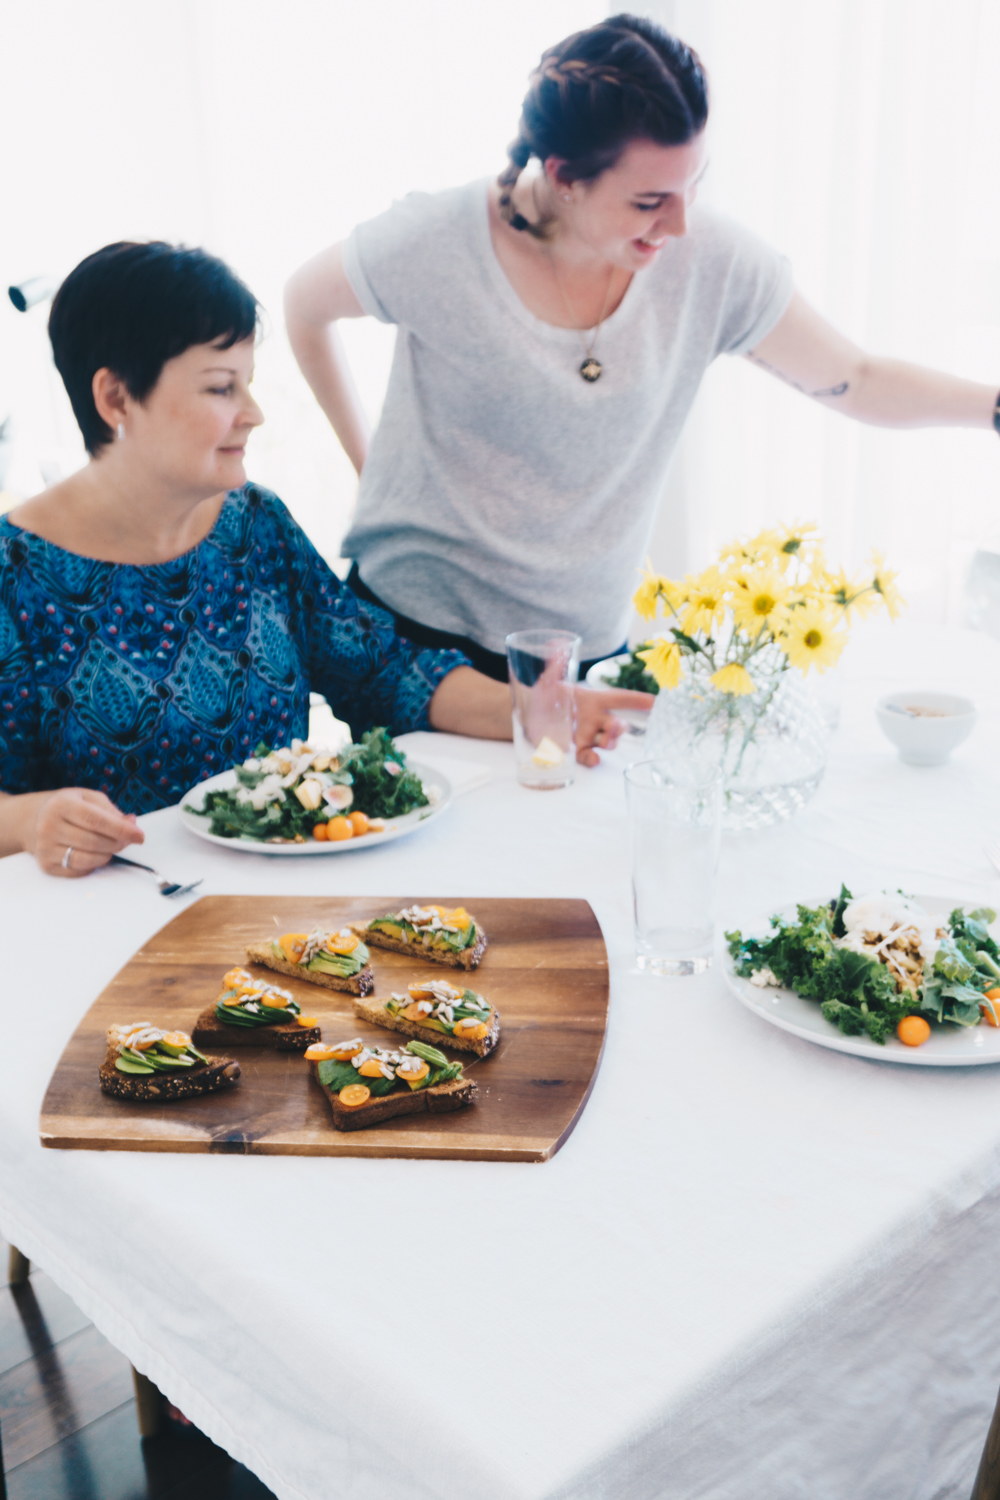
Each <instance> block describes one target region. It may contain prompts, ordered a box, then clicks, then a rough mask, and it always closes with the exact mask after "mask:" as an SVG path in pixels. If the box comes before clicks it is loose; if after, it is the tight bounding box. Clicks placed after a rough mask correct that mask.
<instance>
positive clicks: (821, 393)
mask: <svg viewBox="0 0 1000 1500" xmlns="http://www.w3.org/2000/svg"><path fill="white" fill-rule="evenodd" d="M747 359H748V360H750V362H751V364H755V365H759V366H760V368H761V369H762V370H767V372H768V374H770V375H776V376H777V377H778V379H779V380H783V381H784V382H785V384H786V385H790V386H791V387H792V388H793V389H794V390H796V391H801V392H802V394H803V396H811V397H812V398H813V400H814V401H821V400H822V399H823V398H824V397H825V396H843V395H844V394H845V393H846V392H847V391H848V390H849V389H850V382H849V381H847V380H842V381H841V382H840V384H839V385H828V386H825V387H824V388H823V389H822V390H818V391H810V390H809V389H808V388H807V387H806V386H804V385H799V382H798V381H797V380H793V379H792V378H791V376H790V375H785V374H784V372H783V371H781V370H779V369H778V368H777V366H775V365H769V364H768V362H767V360H766V359H761V357H760V355H759V354H755V353H754V351H753V350H752V349H751V350H749V351H748V353H747Z"/></svg>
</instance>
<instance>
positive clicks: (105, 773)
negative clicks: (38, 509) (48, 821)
mask: <svg viewBox="0 0 1000 1500" xmlns="http://www.w3.org/2000/svg"><path fill="white" fill-rule="evenodd" d="M465 662H466V658H465V657H464V656H463V655H462V654H461V652H458V651H428V650H421V649H420V648H418V647H416V646H413V645H411V644H410V643H409V642H408V641H404V640H402V639H401V638H400V637H399V636H397V635H396V633H395V629H394V626H393V621H392V617H391V616H390V615H389V614H387V613H386V611H385V610H382V609H378V608H376V607H375V606H373V605H370V604H366V603H364V602H363V601H361V600H360V599H358V598H356V597H355V595H354V594H353V593H352V592H351V591H350V589H349V588H347V586H346V584H343V583H341V582H340V580H339V579H338V578H337V576H336V574H335V573H333V572H331V570H330V569H329V568H328V567H327V565H326V563H325V562H324V561H323V559H322V558H321V557H320V556H319V554H318V553H317V551H316V549H315V548H314V547H313V546H312V544H311V543H310V542H309V540H308V538H307V537H306V536H305V535H304V533H303V532H302V531H301V530H300V528H299V527H298V526H297V525H296V524H295V522H294V521H293V520H292V518H291V516H290V515H289V513H288V511H287V510H286V509H285V507H284V505H282V503H281V501H280V500H279V499H278V498H277V496H276V495H272V494H271V493H270V492H269V491H268V490H264V489H261V488H260V487H259V486H257V485H253V484H247V485H244V487H243V488H242V489H240V490H234V491H233V492H232V493H231V494H229V495H227V496H226V499H225V502H224V504H223V506H222V510H221V511H220V513H219V518H218V520H217V521H216V523H215V526H214V527H213V529H212V531H211V533H210V534H209V535H208V536H207V537H206V538H205V540H204V541H203V542H201V543H200V544H199V546H197V547H195V548H194V549H193V550H192V551H190V552H185V553H184V554H183V556H181V557H177V558H174V559H173V560H172V561H171V562H166V563H157V564H155V565H153V566H151V567H133V566H131V565H129V564H124V563H108V562H97V561H95V560H94V559H93V558H88V557H79V556H78V555H77V554H76V553H74V552H67V551H65V550H64V549H63V548H62V547H57V546H54V545H53V543H51V542H46V541H43V540H42V539H41V538H40V537H37V536H35V535H33V534H32V533H31V532H28V531H23V530H21V529H20V528H19V527H17V526H14V525H12V524H11V522H10V521H8V520H7V519H6V518H0V789H2V790H3V791H5V792H15V793H16V792H30V791H42V790H47V789H49V788H54V787H62V786H84V787H92V788H95V789H97V790H99V791H102V792H105V793H106V794H107V795H108V796H109V797H110V798H111V800H112V801H113V802H114V803H115V804H116V805H117V806H118V807H119V808H121V810H122V811H123V812H134V813H144V812H151V811H152V810H153V809H154V808H157V807H164V806H166V805H167V804H169V803H172V802H176V801H177V800H178V798H179V797H181V796H182V795H183V793H184V792H185V791H186V790H187V788H188V787H189V786H193V785H194V783H195V782H196V781H204V780H205V779H206V778H207V777H209V776H214V775H215V774H216V773H217V772H218V771H224V770H226V768H227V767H228V766H230V765H232V764H233V763H234V762H235V761H237V760H243V759H245V758H246V756H248V755H250V754H252V752H253V750H254V747H255V746H256V745H257V744H258V743H259V741H261V740H266V741H267V742H268V743H269V744H274V745H277V744H287V742H288V741H289V740H290V739H291V738H292V737H293V736H298V737H299V738H302V739H304V738H305V737H306V734H307V729H308V714H309V692H310V689H312V690H313V691H315V692H320V693H323V695H324V696H325V697H326V699H327V700H328V702H329V703H330V706H331V708H332V709H333V711H334V713H335V714H336V715H337V716H338V717H339V718H342V719H346V720H347V722H348V723H349V724H350V726H351V731H352V733H353V734H354V736H355V737H357V735H358V734H360V733H361V731H362V730H365V729H369V728H371V727H372V726H374V725H376V724H384V725H385V726H386V727H387V728H388V729H389V731H390V733H392V734H402V733H404V732H405V731H407V730H410V729H426V728H428V727H429V725H428V720H427V709H428V704H429V702H430V699H431V695H432V694H433V692H434V690H435V688H436V687H437V685H438V683H439V682H440V681H441V680H442V678H443V677H445V676H447V674H448V673H449V672H450V671H452V670H453V668H455V667H457V666H461V665H463V664H464V663H465Z"/></svg>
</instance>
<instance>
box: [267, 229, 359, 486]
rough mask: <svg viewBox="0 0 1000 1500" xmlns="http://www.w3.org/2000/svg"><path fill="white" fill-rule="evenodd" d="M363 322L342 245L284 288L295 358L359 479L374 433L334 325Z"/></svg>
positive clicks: (308, 265)
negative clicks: (345, 321) (345, 320)
mask: <svg viewBox="0 0 1000 1500" xmlns="http://www.w3.org/2000/svg"><path fill="white" fill-rule="evenodd" d="M364 316H365V310H364V308H363V307H362V306H361V303H360V302H359V301H358V299H357V297H356V296H355V295H354V292H353V291H352V289H351V284H350V282H349V281H348V279H347V276H346V274H345V272H344V256H343V246H342V245H332V246H331V247H330V249H329V250H324V251H322V252H321V254H319V255H316V256H314V257H313V259H312V260H309V261H306V263H305V265H304V266H301V267H300V268H299V270H297V271H296V272H295V275H294V276H293V277H292V278H291V280H290V281H289V282H288V284H287V286H286V287H285V324H286V326H287V328H288V341H289V343H290V344H291V346H292V353H293V354H294V355H295V358H296V359H297V360H298V364H299V369H300V370H301V371H302V373H303V375H304V376H305V377H306V380H307V381H308V382H309V385H310V387H311V389H312V392H313V395H314V396H315V397H316V400H317V401H318V402H319V404H320V406H321V407H322V408H323V410H324V412H325V413H326V415H327V417H328V418H329V421H330V425H331V427H332V428H333V430H334V432H335V433H336V434H337V436H338V438H339V439H340V443H341V447H342V448H343V450H344V452H345V453H346V454H347V456H348V458H349V459H350V460H351V463H352V464H353V465H354V467H355V469H356V470H357V471H358V473H359V474H360V473H361V470H362V468H363V467H364V462H365V457H366V456H367V453H368V439H369V437H370V428H369V425H368V418H367V417H366V415H365V411H364V408H363V407H362V405H361V399H360V397H359V396H358V392H357V388H356V387H355V384H354V379H353V377H352V375H351V371H350V367H349V366H348V363H347V358H346V355H345V354H344V346H343V343H342V342H341V339H340V336H339V334H338V333H337V329H336V324H337V322H338V320H339V319H340V318H363V317H364Z"/></svg>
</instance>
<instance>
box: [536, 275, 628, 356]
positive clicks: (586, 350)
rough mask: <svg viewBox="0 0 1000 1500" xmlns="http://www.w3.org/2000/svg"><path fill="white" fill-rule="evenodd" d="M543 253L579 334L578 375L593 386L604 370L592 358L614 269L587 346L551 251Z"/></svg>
mask: <svg viewBox="0 0 1000 1500" xmlns="http://www.w3.org/2000/svg"><path fill="white" fill-rule="evenodd" d="M545 253H546V255H547V256H548V257H549V264H550V265H551V267H552V274H553V276H554V277H555V279H556V286H557V287H558V288H559V290H560V292H561V293H562V299H563V301H564V302H565V304H566V311H567V312H568V313H569V316H570V323H571V325H572V327H573V328H574V329H575V331H576V332H577V333H578V334H579V336H580V343H581V344H582V345H583V356H584V357H583V364H582V365H581V366H580V374H581V375H582V376H583V378H584V380H586V381H587V382H588V384H590V385H593V383H594V381H595V380H600V378H601V372H602V371H603V369H604V366H603V365H602V364H601V361H600V360H599V359H596V358H595V357H594V345H595V344H596V343H597V335H598V334H599V333H600V331H601V324H602V323H603V322H604V314H605V313H606V312H607V310H608V299H609V298H610V296H611V283H612V281H614V279H615V268H614V266H612V267H611V271H610V274H609V276H608V285H607V288H606V290H605V293H604V302H603V303H602V305H601V316H600V317H599V318H598V320H597V322H596V324H595V325H594V331H593V333H592V334H591V337H590V343H589V344H588V343H587V340H586V339H585V338H584V336H583V329H582V328H581V327H580V325H579V324H578V322H577V320H576V313H575V312H574V311H573V307H572V304H571V302H570V300H569V294H568V292H567V291H566V288H565V287H564V286H563V284H562V281H561V280H560V278H559V272H558V270H557V269H556V262H555V257H554V256H553V254H552V252H551V250H546V252H545Z"/></svg>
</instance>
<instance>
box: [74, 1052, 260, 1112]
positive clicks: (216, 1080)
mask: <svg viewBox="0 0 1000 1500" xmlns="http://www.w3.org/2000/svg"><path fill="white" fill-rule="evenodd" d="M117 1056H118V1053H117V1051H116V1049H115V1048H114V1047H109V1048H108V1052H107V1056H106V1057H105V1059H104V1061H103V1062H102V1063H101V1066H100V1068H99V1069H98V1076H99V1078H100V1082H101V1088H102V1090H103V1092H104V1093H105V1094H110V1095H111V1096H112V1098H114V1099H138V1100H140V1101H142V1102H143V1103H147V1104H167V1103H169V1102H171V1101H172V1100H174V1099H191V1098H193V1097H194V1096H195V1095H196V1094H213V1093H215V1092H216V1090H218V1089H224V1088H228V1087H229V1085H230V1084H233V1083H235V1082H236V1080H237V1078H239V1076H240V1065H239V1063H238V1062H237V1061H236V1059H235V1058H234V1057H210V1058H209V1059H208V1063H207V1064H205V1063H199V1064H198V1065H197V1066H196V1067H194V1068H190V1069H185V1071H184V1072H181V1071H180V1070H179V1069H178V1071H177V1072H176V1073H152V1074H148V1073H120V1072H119V1071H118V1069H117V1068H116V1067H115V1059H116V1058H117Z"/></svg>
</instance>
